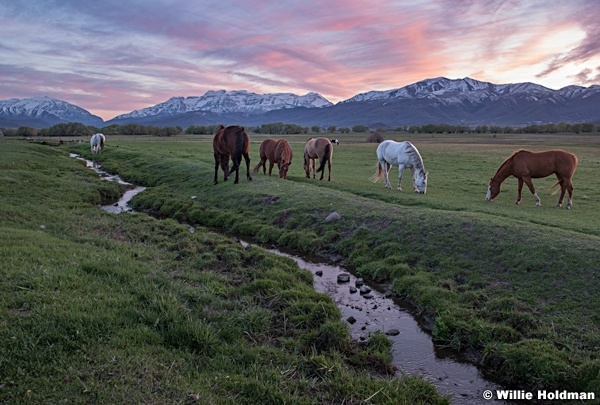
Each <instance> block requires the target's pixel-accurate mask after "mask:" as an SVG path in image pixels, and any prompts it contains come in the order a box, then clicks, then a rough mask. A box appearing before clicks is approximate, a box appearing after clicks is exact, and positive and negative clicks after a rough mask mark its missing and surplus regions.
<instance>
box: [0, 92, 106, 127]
mask: <svg viewBox="0 0 600 405" xmlns="http://www.w3.org/2000/svg"><path fill="white" fill-rule="evenodd" d="M0 118H4V119H6V120H11V121H16V122H36V123H39V124H40V125H36V126H43V124H46V125H47V126H52V125H55V124H57V123H60V122H81V123H82V124H85V125H102V124H103V123H104V120H102V118H100V117H98V116H96V115H92V114H91V113H90V112H89V111H86V110H84V109H83V108H81V107H78V106H76V105H73V104H70V103H67V102H66V101H62V100H57V99H54V98H50V97H32V98H21V99H18V98H11V99H8V100H0ZM24 125H26V124H24Z"/></svg>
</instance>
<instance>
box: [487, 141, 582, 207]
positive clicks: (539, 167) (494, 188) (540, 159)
mask: <svg viewBox="0 0 600 405" xmlns="http://www.w3.org/2000/svg"><path fill="white" fill-rule="evenodd" d="M577 163H578V159H577V156H575V155H574V154H572V153H570V152H566V151H564V150H561V149H555V150H548V151H544V152H531V151H528V150H524V149H520V150H518V151H515V152H514V153H513V154H512V155H510V156H509V157H508V158H507V159H506V160H505V161H504V163H502V164H501V165H500V167H499V168H498V170H497V171H496V174H494V177H492V178H491V179H490V183H489V186H488V191H487V194H486V196H485V199H486V201H492V200H493V199H494V198H495V197H496V196H497V195H498V194H500V186H501V185H502V182H503V181H504V180H506V179H507V178H508V177H510V176H514V177H516V178H517V179H518V180H519V186H518V194H517V201H515V204H519V203H520V202H521V200H522V198H521V190H522V189H523V183H525V184H527V187H529V191H531V194H533V198H535V206H536V207H539V206H540V205H541V200H540V197H539V196H538V195H537V193H536V192H535V187H534V186H533V183H532V182H531V179H539V178H543V177H548V176H550V175H551V174H555V175H556V178H557V179H558V181H557V182H556V183H555V184H554V185H553V186H552V187H550V188H551V189H552V188H554V187H556V186H557V185H559V184H560V190H561V192H560V198H559V199H558V206H559V207H560V206H562V203H563V199H564V197H565V192H568V193H569V200H568V201H567V207H566V208H567V209H571V206H572V205H573V182H572V178H573V174H574V173H575V169H577Z"/></svg>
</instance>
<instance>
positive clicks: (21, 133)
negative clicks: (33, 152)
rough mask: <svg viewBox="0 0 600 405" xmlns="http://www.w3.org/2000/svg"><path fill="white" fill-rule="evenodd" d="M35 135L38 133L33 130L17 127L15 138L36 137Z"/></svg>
mask: <svg viewBox="0 0 600 405" xmlns="http://www.w3.org/2000/svg"><path fill="white" fill-rule="evenodd" d="M37 134H38V131H37V129H35V128H31V127H19V129H17V136H25V137H29V136H36V135H37Z"/></svg>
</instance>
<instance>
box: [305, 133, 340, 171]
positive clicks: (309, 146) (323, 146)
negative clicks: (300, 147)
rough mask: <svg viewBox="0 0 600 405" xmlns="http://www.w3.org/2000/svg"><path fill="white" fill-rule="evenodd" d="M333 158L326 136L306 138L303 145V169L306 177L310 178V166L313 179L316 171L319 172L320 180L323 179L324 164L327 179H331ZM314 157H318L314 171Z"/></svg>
mask: <svg viewBox="0 0 600 405" xmlns="http://www.w3.org/2000/svg"><path fill="white" fill-rule="evenodd" d="M332 158H333V145H332V144H331V141H330V140H329V139H327V138H317V139H314V138H308V141H307V142H306V145H305V146H304V171H305V172H306V178H307V179H310V171H311V170H310V169H311V166H312V172H313V179H314V178H315V176H316V173H318V172H321V178H320V180H323V175H324V174H325V164H327V168H328V169H329V173H328V177H327V181H331V159H332ZM315 159H319V168H318V169H317V170H316V171H315Z"/></svg>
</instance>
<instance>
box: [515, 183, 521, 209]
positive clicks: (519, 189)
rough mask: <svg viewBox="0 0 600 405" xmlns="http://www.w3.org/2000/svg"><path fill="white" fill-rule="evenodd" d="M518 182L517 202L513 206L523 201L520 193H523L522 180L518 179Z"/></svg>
mask: <svg viewBox="0 0 600 405" xmlns="http://www.w3.org/2000/svg"><path fill="white" fill-rule="evenodd" d="M518 180H519V185H518V186H517V200H516V201H515V204H521V200H523V197H522V195H521V192H522V191H523V179H521V178H520V177H519V178H518Z"/></svg>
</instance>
